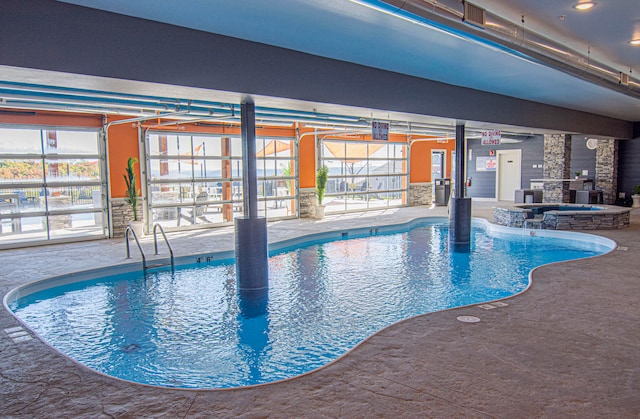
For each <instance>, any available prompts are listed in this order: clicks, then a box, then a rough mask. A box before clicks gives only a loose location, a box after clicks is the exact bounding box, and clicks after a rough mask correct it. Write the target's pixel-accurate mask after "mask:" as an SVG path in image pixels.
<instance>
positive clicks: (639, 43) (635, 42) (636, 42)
mask: <svg viewBox="0 0 640 419" xmlns="http://www.w3.org/2000/svg"><path fill="white" fill-rule="evenodd" d="M629 43H630V44H631V45H635V46H640V38H636V39H632V40H631V41H629Z"/></svg>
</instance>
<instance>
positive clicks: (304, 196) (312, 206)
mask: <svg viewBox="0 0 640 419" xmlns="http://www.w3.org/2000/svg"><path fill="white" fill-rule="evenodd" d="M316 202H317V198H316V189H315V188H301V189H300V218H314V217H315V216H316Z"/></svg>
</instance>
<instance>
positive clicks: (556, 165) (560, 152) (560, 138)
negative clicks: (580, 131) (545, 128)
mask: <svg viewBox="0 0 640 419" xmlns="http://www.w3.org/2000/svg"><path fill="white" fill-rule="evenodd" d="M570 170H571V135H565V134H546V135H545V136H544V169H543V177H544V178H545V179H569V177H570V173H569V171H570ZM543 201H544V202H569V182H553V181H549V180H546V181H545V182H544V196H543Z"/></svg>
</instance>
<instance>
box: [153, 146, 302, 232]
mask: <svg viewBox="0 0 640 419" xmlns="http://www.w3.org/2000/svg"><path fill="white" fill-rule="evenodd" d="M256 150H257V152H256V158H257V169H258V170H257V171H258V173H257V175H258V179H257V181H258V202H259V213H258V214H259V215H260V216H266V217H269V218H271V219H273V218H282V217H291V216H295V214H296V213H297V198H296V196H297V192H296V191H297V183H296V176H295V173H294V170H293V169H295V161H296V150H295V142H294V141H293V140H291V139H281V138H279V139H277V140H276V139H266V138H257V139H256ZM147 153H148V156H147V157H148V158H147V161H148V165H149V167H148V170H147V173H148V175H147V185H148V196H149V198H150V199H149V214H150V215H151V217H150V218H151V222H152V223H156V222H158V223H160V224H162V225H163V227H165V228H178V227H189V226H194V225H198V226H201V227H205V226H211V225H224V224H228V223H231V222H233V219H234V218H235V217H237V216H242V215H243V190H242V140H241V138H239V137H233V136H221V135H202V134H199V135H188V134H175V133H151V134H149V136H148V139H147Z"/></svg>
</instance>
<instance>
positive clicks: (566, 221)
mask: <svg viewBox="0 0 640 419" xmlns="http://www.w3.org/2000/svg"><path fill="white" fill-rule="evenodd" d="M542 226H543V227H542V228H545V229H550V230H616V229H619V228H626V227H629V211H625V212H620V213H606V214H563V213H562V212H561V211H548V212H545V213H544V220H543V222H542Z"/></svg>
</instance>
